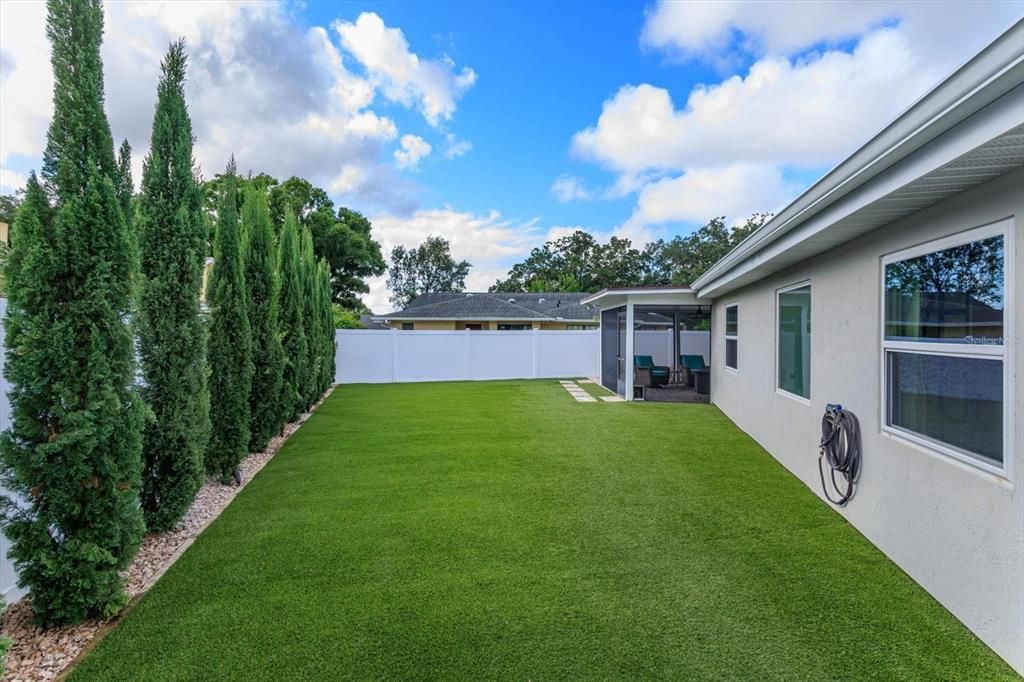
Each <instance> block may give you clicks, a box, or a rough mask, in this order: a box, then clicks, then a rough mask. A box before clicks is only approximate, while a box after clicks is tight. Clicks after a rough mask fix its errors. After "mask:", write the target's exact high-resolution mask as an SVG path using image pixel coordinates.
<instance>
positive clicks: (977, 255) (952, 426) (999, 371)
mask: <svg viewBox="0 0 1024 682" xmlns="http://www.w3.org/2000/svg"><path fill="white" fill-rule="evenodd" d="M1009 225H1010V223H1009V221H1003V222H1001V223H998V224H996V225H990V226H987V227H983V228H978V229H976V230H970V231H967V232H964V233H961V234H959V235H955V236H953V237H947V238H945V239H940V240H937V241H934V242H930V243H928V244H924V245H921V246H917V247H914V248H913V249H908V250H906V251H901V252H900V253H896V254H892V255H890V256H887V257H885V258H884V259H883V260H882V266H883V268H882V269H883V274H882V277H883V282H882V284H883V287H884V291H885V296H884V306H883V315H884V317H883V325H882V327H883V329H882V350H883V358H884V359H883V362H884V367H883V380H884V391H885V392H884V395H885V406H884V409H885V414H884V417H885V419H884V423H885V428H886V431H888V432H889V433H894V434H896V435H899V436H903V437H906V438H908V439H910V440H912V441H914V442H916V443H918V444H920V445H924V446H926V447H929V448H931V449H933V450H936V451H939V452H942V453H944V454H947V455H950V456H952V457H955V458H957V459H961V460H963V461H967V462H970V463H973V464H978V465H980V466H981V467H982V468H986V469H990V470H994V471H997V472H1005V471H1006V462H1005V452H1006V449H1007V442H1006V441H1007V440H1008V435H1007V433H1006V428H1007V424H1008V423H1009V417H1008V415H1007V412H1006V400H1005V396H1006V394H1007V392H1008V390H1007V386H1008V384H1009V376H1008V374H1007V367H1006V361H1005V352H1006V351H1005V345H1004V324H1006V322H1007V320H1006V311H1007V310H1009V309H1010V308H1008V307H1007V305H1006V299H1007V294H1008V291H1009V289H1008V288H1007V286H1006V275H1007V273H1006V261H1005V252H1006V235H1007V232H1008V230H1009V229H1010V228H1009Z"/></svg>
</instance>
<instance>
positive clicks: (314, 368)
mask: <svg viewBox="0 0 1024 682" xmlns="http://www.w3.org/2000/svg"><path fill="white" fill-rule="evenodd" d="M299 258H300V263H299V268H300V273H301V276H302V303H303V309H302V312H303V316H302V332H303V334H304V335H305V337H306V358H305V365H304V366H303V374H302V384H301V385H302V404H303V410H304V411H305V410H307V409H309V407H310V406H311V405H312V404H313V403H314V402H316V396H317V394H318V391H317V385H318V384H319V382H320V371H321V369H320V364H321V362H320V354H321V352H322V351H323V346H322V344H320V343H319V341H320V332H319V329H318V327H319V324H320V319H319V315H318V312H317V307H318V301H317V295H316V277H317V274H316V260H315V258H314V256H313V235H312V234H311V233H310V231H309V230H307V229H305V228H303V229H302V242H301V248H300V251H299Z"/></svg>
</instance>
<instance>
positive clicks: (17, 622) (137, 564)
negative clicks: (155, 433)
mask: <svg viewBox="0 0 1024 682" xmlns="http://www.w3.org/2000/svg"><path fill="white" fill-rule="evenodd" d="M333 390H334V388H333V387H332V388H330V389H328V390H327V392H326V393H325V394H324V395H323V397H321V398H320V401H319V402H317V404H316V405H314V406H313V407H312V408H311V409H310V411H309V412H307V413H305V414H303V415H301V416H300V417H299V418H298V420H296V421H294V422H292V423H291V424H288V425H287V426H285V428H284V433H283V434H282V435H280V436H277V437H276V438H274V439H273V440H271V441H270V444H269V445H267V449H266V450H265V451H263V452H259V453H255V454H252V455H249V456H248V457H246V458H245V459H244V460H243V461H242V463H241V465H240V467H239V468H240V469H241V472H242V484H241V485H240V486H237V487H236V486H234V485H223V484H221V483H218V482H217V481H215V480H212V481H207V482H206V484H205V485H203V487H202V488H200V489H199V492H198V493H197V494H196V499H195V501H194V502H193V503H192V506H191V507H190V508H189V510H188V513H186V514H185V518H184V519H182V520H181V522H179V524H178V525H177V526H176V527H175V528H174V529H173V530H171V531H168V532H167V533H162V534H159V535H157V534H154V535H147V536H146V537H145V538H143V540H142V545H141V547H140V548H139V552H138V554H137V555H136V556H135V559H134V561H132V563H131V565H130V566H129V567H128V569H127V570H126V571H125V573H124V576H125V590H126V591H127V593H128V596H129V598H130V599H131V600H132V601H131V603H130V604H129V606H128V607H127V608H131V606H132V605H134V603H135V602H136V601H137V600H138V597H139V596H141V595H142V594H143V593H144V592H145V591H146V590H148V589H149V588H150V587H151V586H152V585H153V584H154V583H155V582H156V581H157V580H158V579H159V578H160V576H162V575H163V574H164V572H165V571H166V570H167V569H168V568H170V566H171V564H173V563H174V562H175V560H177V558H178V557H179V556H181V554H182V553H183V552H184V551H185V550H186V549H187V548H188V546H189V545H191V544H192V541H193V540H195V538H196V537H198V535H199V534H200V533H202V532H203V529H205V528H206V527H207V526H208V525H210V523H211V522H213V520H214V519H216V518H217V517H218V516H219V515H220V513H221V512H222V511H224V509H225V508H226V507H227V506H228V504H230V502H231V500H232V499H234V497H235V495H237V494H238V491H239V490H241V489H242V488H244V487H245V486H246V484H248V483H249V481H250V480H252V477H253V476H255V475H256V473H257V472H258V471H259V470H260V469H262V468H263V466H264V465H265V464H266V463H267V462H269V461H270V458H271V457H273V456H274V454H275V453H277V451H278V450H279V449H280V448H281V446H282V445H283V444H284V442H285V441H286V440H288V438H290V437H291V435H292V434H293V433H295V432H296V431H297V430H298V429H299V426H301V425H302V423H303V422H305V421H306V420H307V419H309V417H310V415H311V414H312V413H313V412H314V411H316V409H317V408H318V407H319V406H320V405H321V404H322V403H323V401H324V400H326V399H327V396H329V395H330V394H331V392H332V391H333ZM126 610H127V609H126ZM114 620H115V621H116V620H117V617H115V618H114ZM110 623H111V622H110V621H108V622H104V621H98V620H88V621H85V622H84V623H80V624H78V625H71V626H65V627H59V628H50V629H47V630H43V629H40V628H38V627H36V626H35V625H33V624H32V604H31V600H30V599H29V598H28V597H26V598H24V599H22V600H21V601H18V602H16V603H14V604H11V605H10V606H8V607H7V610H6V611H4V613H3V616H2V618H0V632H2V633H3V635H5V636H7V637H10V638H11V639H13V640H14V643H13V645H12V646H11V648H10V650H9V651H8V652H7V657H6V661H5V670H4V673H3V678H2V679H3V680H4V682H30V681H31V682H37V681H41V680H53V679H56V678H57V677H59V676H60V675H61V673H62V672H63V671H64V670H65V668H67V667H68V665H70V664H71V663H72V662H74V661H75V660H76V659H77V658H78V657H79V655H80V654H81V653H82V652H83V651H85V650H86V649H87V647H90V645H93V641H94V640H95V639H96V637H97V635H98V634H100V633H103V634H106V632H108V631H109V629H110Z"/></svg>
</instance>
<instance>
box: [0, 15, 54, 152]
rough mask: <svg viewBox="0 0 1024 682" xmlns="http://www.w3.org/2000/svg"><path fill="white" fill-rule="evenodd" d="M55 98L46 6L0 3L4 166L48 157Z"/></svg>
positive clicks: (0, 143) (0, 133) (0, 126)
mask: <svg viewBox="0 0 1024 682" xmlns="http://www.w3.org/2000/svg"><path fill="white" fill-rule="evenodd" d="M52 92H53V74H52V72H51V70H50V44H49V43H48V42H47V40H46V5H45V4H44V3H41V2H39V3H35V2H0V102H2V103H3V106H2V107H0V162H2V161H6V160H7V159H9V158H10V157H11V156H13V155H24V156H41V155H42V150H43V145H44V144H45V143H46V128H47V126H48V125H49V120H50V112H51V111H53V107H52V105H51V104H50V96H51V93H52Z"/></svg>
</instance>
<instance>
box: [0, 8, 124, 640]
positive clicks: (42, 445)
mask: <svg viewBox="0 0 1024 682" xmlns="http://www.w3.org/2000/svg"><path fill="white" fill-rule="evenodd" d="M46 33H47V37H48V38H49V40H50V43H51V46H52V51H51V63H52V66H53V72H54V97H53V104H54V109H53V120H52V122H51V124H50V128H49V131H48V133H47V144H46V151H45V153H44V157H43V174H42V175H43V178H44V180H45V182H46V187H45V194H44V189H43V188H41V187H40V185H39V184H38V183H37V182H36V180H35V179H34V178H33V179H32V180H30V181H29V186H28V191H27V194H26V198H25V202H24V203H25V205H24V206H23V207H22V208H21V209H20V210H19V213H18V215H17V217H16V219H15V222H14V238H13V250H14V253H13V254H12V258H11V259H10V265H9V266H8V267H9V270H8V272H9V274H10V276H11V281H10V292H9V309H8V310H9V312H8V317H7V320H6V329H7V331H6V343H5V345H6V347H7V361H6V365H5V372H6V376H7V378H8V379H9V381H10V383H11V390H10V393H9V396H10V399H11V406H12V410H11V417H12V426H11V428H10V430H9V431H7V432H6V433H5V434H4V437H3V439H2V444H0V461H2V465H3V484H4V487H5V488H6V489H7V490H8V491H11V492H12V493H14V494H15V495H17V497H18V498H19V499H16V500H15V499H9V500H6V501H5V505H4V510H5V521H6V525H5V528H4V532H5V533H6V535H7V537H8V538H9V539H10V541H11V549H10V553H9V556H10V557H11V558H12V559H13V561H14V563H15V566H16V568H17V570H18V576H19V582H20V584H21V585H23V586H25V587H27V588H28V589H29V592H30V594H31V597H32V607H33V609H34V611H35V617H36V619H37V621H38V622H39V623H41V624H51V623H61V622H75V621H80V620H82V619H84V618H87V617H90V616H98V617H105V616H110V615H112V614H113V613H115V612H116V611H117V610H118V609H120V608H121V607H122V606H123V605H124V603H125V602H126V597H125V594H124V590H123V585H122V579H121V576H120V571H121V570H122V569H124V568H125V567H126V566H127V565H128V563H129V562H130V561H131V559H132V557H133V556H134V554H135V552H136V550H137V548H138V545H139V542H140V540H141V538H142V533H143V529H144V526H143V519H142V512H141V510H140V508H139V505H138V495H139V486H140V470H141V450H142V405H141V402H139V401H138V399H137V398H136V396H135V393H134V391H133V387H132V383H133V379H134V370H135V368H134V355H133V344H132V334H131V331H130V329H129V327H128V323H127V320H128V319H129V314H130V304H131V289H132V264H133V260H132V248H131V239H130V235H129V232H128V229H127V226H126V225H125V220H124V214H123V210H122V208H121V205H120V204H119V203H118V197H117V187H116V182H115V179H116V164H115V161H114V145H113V139H112V138H111V135H110V126H109V124H108V123H107V117H106V114H105V113H104V111H103V65H102V61H101V57H100V43H101V41H102V35H103V12H102V8H101V7H100V4H99V2H98V1H97V0H49V1H48V3H47V27H46ZM51 201H52V202H53V205H52V207H51V205H50V202H51Z"/></svg>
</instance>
